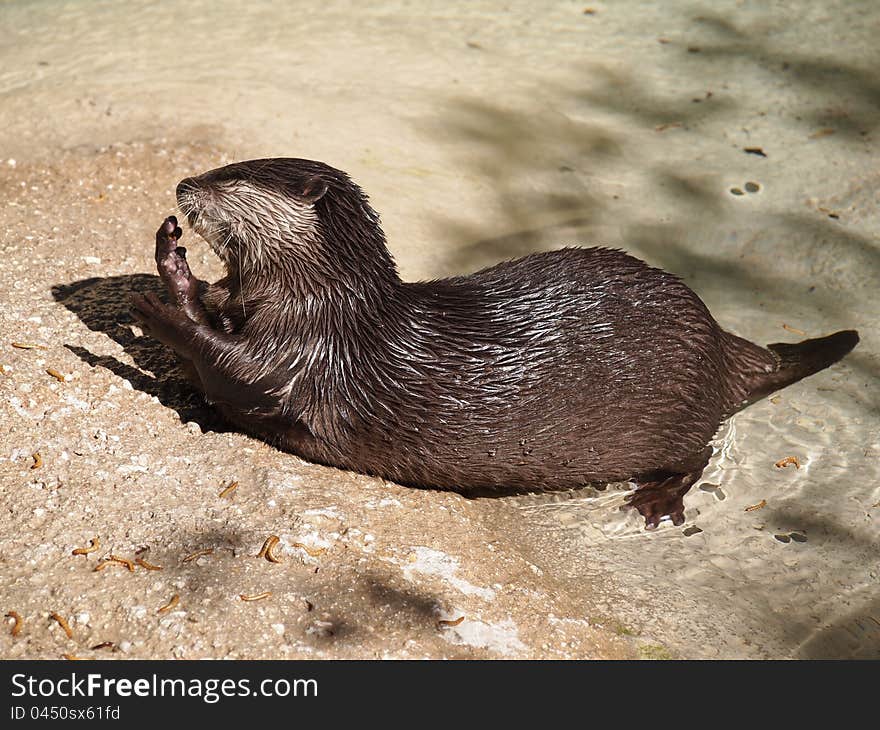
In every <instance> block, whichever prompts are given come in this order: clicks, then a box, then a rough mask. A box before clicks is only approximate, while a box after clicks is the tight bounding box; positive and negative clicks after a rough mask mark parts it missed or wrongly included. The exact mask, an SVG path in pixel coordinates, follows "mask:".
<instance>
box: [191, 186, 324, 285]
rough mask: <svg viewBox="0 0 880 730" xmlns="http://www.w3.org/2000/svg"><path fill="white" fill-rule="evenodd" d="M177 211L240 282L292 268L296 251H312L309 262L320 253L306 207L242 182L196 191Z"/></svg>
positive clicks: (312, 216)
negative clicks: (243, 277) (232, 270)
mask: <svg viewBox="0 0 880 730" xmlns="http://www.w3.org/2000/svg"><path fill="white" fill-rule="evenodd" d="M178 206H179V207H180V210H181V212H183V213H184V214H185V215H186V216H187V218H188V219H189V221H190V223H191V225H192V227H193V230H195V232H196V233H198V234H199V235H200V236H201V237H202V238H204V239H205V240H206V241H207V242H208V243H209V244H210V246H211V248H212V249H213V250H214V252H215V253H216V254H217V255H218V256H219V257H220V258H221V259H222V260H223V261H224V263H226V264H227V266H230V265H233V266H234V268H237V269H238V270H239V272H240V273H241V274H242V275H244V276H248V275H251V274H257V275H259V274H262V273H265V272H267V271H269V270H272V271H276V272H277V271H279V270H281V271H284V270H289V269H291V268H295V261H296V260H297V258H298V257H297V251H296V248H297V247H308V248H309V249H311V257H314V256H315V254H316V253H317V249H319V248H320V246H319V244H320V235H319V234H318V231H317V223H318V216H317V213H316V212H315V209H314V206H313V205H312V204H311V203H307V202H304V201H300V200H297V199H296V198H294V197H293V196H291V195H288V194H278V193H275V192H273V191H272V190H270V189H269V188H267V187H264V186H258V185H254V184H252V183H250V182H249V181H247V180H242V179H236V180H224V181H220V182H217V183H214V184H212V185H211V186H210V187H207V188H206V187H199V188H197V189H195V190H192V191H190V192H187V193H186V194H185V195H182V196H181V198H180V199H179V200H178ZM289 273H291V274H294V273H295V271H289Z"/></svg>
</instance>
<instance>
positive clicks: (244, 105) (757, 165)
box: [0, 0, 880, 658]
mask: <svg viewBox="0 0 880 730" xmlns="http://www.w3.org/2000/svg"><path fill="white" fill-rule="evenodd" d="M582 5H583V4H577V3H568V2H555V3H531V2H509V3H493V2H474V3H471V2H468V3H447V4H439V5H438V4H431V5H428V4H422V3H408V2H379V3H370V4H369V6H366V5H363V6H358V5H352V4H351V3H343V2H332V1H331V2H323V3H320V4H317V5H316V4H314V3H299V2H293V3H270V2H246V3H244V2H242V3H235V2H192V1H189V2H186V3H184V2H163V3H152V2H126V3H119V2H64V3H50V2H5V3H3V5H2V6H0V21H2V22H0V29H2V30H0V34H2V36H0V38H2V42H0V98H2V103H0V158H2V160H0V162H2V163H3V164H7V165H14V164H16V163H15V162H14V161H15V160H19V161H21V160H32V161H40V160H42V161H51V160H53V159H55V158H57V157H58V156H59V154H61V152H62V151H63V150H67V151H73V152H74V153H77V154H79V153H82V154H88V153H89V151H90V150H99V149H100V148H102V147H106V146H108V145H113V144H115V143H131V142H138V141H142V140H154V139H157V138H162V139H164V140H166V141H167V145H166V148H167V150H168V154H171V155H173V154H175V152H174V151H175V149H176V146H178V145H182V144H184V143H199V144H203V145H206V146H209V147H210V148H211V149H214V150H216V151H217V152H216V159H217V163H218V164H220V162H222V161H223V160H225V159H234V158H246V157H256V156H264V155H286V156H300V157H311V158H316V159H322V160H326V161H327V162H329V163H331V164H333V165H335V166H338V167H340V168H343V169H345V170H347V171H348V172H350V173H351V174H352V176H353V177H354V178H355V179H356V180H357V181H358V182H359V183H360V184H361V185H362V186H363V187H364V188H365V189H366V190H367V191H368V192H369V193H370V195H371V198H372V200H373V203H374V205H375V207H376V208H377V209H378V210H379V211H380V212H381V213H382V216H383V223H384V227H385V230H386V233H387V234H388V238H389V244H390V247H391V249H392V251H393V253H394V254H395V256H396V258H397V260H398V262H399V264H400V268H401V271H402V274H403V275H404V276H405V277H407V278H424V277H434V276H441V275H446V274H449V273H454V272H462V271H468V270H473V269H474V268H477V267H479V266H483V265H486V264H489V263H492V262H494V261H497V260H499V259H502V258H508V257H512V256H516V255H521V254H524V253H527V252H530V251H535V250H542V249H548V248H553V247H556V246H560V245H563V244H572V243H583V244H605V245H609V246H615V247H621V248H624V249H626V250H628V251H630V252H632V253H634V254H635V255H638V256H640V257H642V258H645V259H646V260H648V261H649V262H651V263H652V264H655V265H658V266H661V267H663V268H666V269H669V270H671V271H674V272H676V273H678V274H679V275H681V276H682V277H683V278H684V279H685V280H686V281H687V282H688V283H689V284H690V285H691V286H692V287H693V288H694V289H695V290H696V291H698V292H699V293H700V295H701V296H702V297H703V298H704V299H705V301H706V302H707V304H708V305H709V307H710V309H711V310H712V312H713V313H714V315H715V316H716V318H717V319H718V320H719V322H721V323H722V325H723V326H725V327H727V328H729V329H730V330H732V331H734V332H736V333H737V334H740V335H742V336H744V337H748V338H749V339H752V340H754V341H757V342H761V343H767V342H776V341H795V340H797V339H799V338H801V337H802V336H801V335H799V334H797V332H798V331H799V332H803V333H805V335H806V336H819V335H821V334H826V333H829V332H832V331H835V330H838V329H845V328H857V329H859V330H860V332H861V335H862V342H861V344H860V345H859V347H858V348H857V350H856V351H855V352H854V353H853V354H852V355H851V356H850V357H848V358H847V359H846V360H845V361H844V362H843V363H841V364H839V365H837V366H835V367H833V368H831V369H830V370H827V371H825V372H823V373H821V374H819V375H817V376H815V377H812V378H810V379H808V380H806V381H804V382H801V383H799V384H796V385H794V386H792V387H790V388H788V389H786V390H784V391H782V392H781V393H779V394H778V397H777V398H774V399H772V400H765V401H763V402H761V403H759V404H756V405H754V406H752V407H750V408H749V409H747V410H745V411H744V412H742V413H740V414H738V415H737V416H736V417H735V418H734V419H733V420H732V421H730V422H729V423H727V424H725V426H724V427H723V428H722V430H721V432H720V433H719V435H718V438H717V439H716V442H715V447H716V454H715V457H714V458H713V460H712V463H711V464H710V467H709V468H708V469H707V471H706V474H705V476H704V479H703V481H702V482H701V483H700V484H699V485H698V486H696V487H694V488H693V489H692V490H691V492H690V493H689V494H688V495H687V496H686V497H685V505H686V508H687V511H686V515H687V522H686V523H685V525H683V526H682V527H673V526H672V525H670V524H668V523H665V524H663V525H661V527H660V529H658V530H657V531H655V532H651V533H648V532H645V531H644V530H643V529H642V525H641V523H640V520H639V519H638V518H637V517H636V515H634V514H633V512H631V511H621V510H620V507H621V505H622V504H623V503H624V497H625V495H626V493H627V492H626V489H627V486H626V485H612V486H611V487H609V488H608V489H607V490H605V491H595V490H584V491H583V492H579V493H575V494H564V495H541V496H528V497H516V498H508V499H504V500H501V501H500V502H499V507H498V509H499V514H500V512H501V511H502V510H507V508H508V507H509V506H511V505H512V506H513V507H515V510H516V513H517V519H516V520H515V521H513V523H512V524H511V526H510V530H511V532H512V534H513V535H515V536H516V539H517V541H518V543H519V545H520V546H521V549H522V551H523V553H524V554H525V555H527V556H528V557H529V559H531V560H533V561H534V562H535V563H537V564H538V565H540V566H541V567H542V568H543V569H544V570H545V571H552V572H553V573H555V574H557V575H559V576H560V577H561V579H562V580H563V581H564V582H565V583H566V585H568V586H569V587H570V589H571V590H572V591H573V592H574V593H577V592H578V586H579V585H581V582H583V584H584V585H586V584H587V583H588V582H589V584H590V586H591V588H590V594H589V595H584V596H583V602H584V611H585V612H588V613H589V614H590V615H592V616H595V617H597V618H596V620H597V621H601V616H602V615H604V614H606V613H607V614H608V615H615V616H625V617H627V620H626V627H625V630H626V631H629V632H633V633H636V634H638V635H640V636H643V637H645V639H646V641H649V642H653V643H655V644H656V645H657V646H662V647H665V649H664V651H668V652H670V653H671V654H672V655H675V656H684V657H699V658H702V657H756V658H757V657H804V658H810V657H874V658H877V657H880V593H878V591H877V582H878V572H880V558H878V537H880V469H878V459H880V435H878V421H880V387H878V374H880V359H878V330H877V321H878V315H880V298H878V295H877V289H878V281H880V243H878V235H880V219H878V210H880V207H878V192H877V191H878V183H880V172H878V169H877V165H876V162H877V160H878V159H880V156H878V152H880V149H878V143H880V139H878V135H880V77H878V75H877V73H876V70H877V69H878V68H880V52H878V46H877V43H876V37H877V33H878V32H880V10H878V7H877V4H876V3H875V2H845V1H843V0H837V1H836V2H835V1H833V2H826V3H811V2H800V3H797V2H788V3H775V4H773V9H767V8H765V7H763V4H747V5H742V4H740V3H734V2H711V3H710V2H664V3H654V4H644V3H638V2H616V3H607V4H604V5H601V6H597V8H596V12H594V13H592V14H586V13H584V9H583V7H582ZM747 150H750V151H747ZM10 160H12V161H13V162H10ZM188 172H190V171H189V170H185V169H182V170H181V176H183V174H184V173H188ZM175 182H176V180H168V181H167V186H168V204H169V208H170V207H172V206H173V199H172V197H171V190H172V189H173V185H174V183H175ZM50 214H51V212H50ZM154 224H155V222H154V221H152V220H145V221H139V220H138V221H131V222H130V225H133V226H134V225H137V226H143V227H144V230H145V231H146V230H148V229H152V228H154V227H155V225H154ZM7 230H9V229H7ZM102 255H103V256H105V257H107V256H108V255H110V256H112V253H108V252H105V253H103V254H102ZM783 325H785V327H784V326H783ZM788 456H794V457H797V459H798V461H799V463H800V468H794V467H793V466H789V467H787V468H778V467H776V466H774V464H775V463H776V462H778V461H779V460H781V459H783V458H785V457H788ZM507 511H509V510H507Z"/></svg>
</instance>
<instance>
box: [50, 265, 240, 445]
mask: <svg viewBox="0 0 880 730" xmlns="http://www.w3.org/2000/svg"><path fill="white" fill-rule="evenodd" d="M51 291H52V296H53V298H54V299H55V301H56V302H58V303H59V304H62V305H63V306H64V307H66V308H67V309H68V310H69V311H71V312H73V313H74V314H75V315H76V316H77V317H79V318H80V320H81V321H82V322H83V324H85V325H86V327H88V328H89V329H90V330H92V331H94V332H103V333H104V334H105V335H107V336H108V337H110V338H111V339H112V340H114V341H115V342H117V343H118V344H119V345H121V346H122V348H123V349H124V350H125V351H126V352H127V353H128V354H129V355H130V356H131V358H132V360H133V362H134V366H132V365H128V364H126V363H123V362H120V361H119V360H117V359H116V358H115V357H113V356H112V355H96V354H94V353H92V352H90V351H89V350H88V349H86V348H85V347H80V346H78V345H73V344H68V343H65V345H64V346H65V347H66V348H67V349H68V350H70V351H71V352H72V353H73V354H75V355H76V356H77V357H78V358H79V359H80V360H82V361H83V362H84V363H86V364H87V365H89V366H90V367H103V368H106V369H107V370H109V371H110V372H112V373H113V374H114V375H117V376H118V377H120V378H123V379H124V380H127V381H128V382H129V383H131V386H132V387H133V388H135V389H137V390H140V391H142V392H144V393H147V394H148V395H151V396H155V397H156V398H158V400H159V402H160V403H162V405H164V406H166V407H168V408H173V409H174V410H175V411H177V413H178V414H179V415H180V419H181V421H183V422H188V421H193V422H195V423H197V424H198V425H199V427H200V428H201V429H202V431H216V432H226V431H230V430H231V429H230V427H229V426H228V425H227V424H226V423H225V422H224V420H223V419H222V418H221V416H220V415H219V414H218V413H217V412H216V411H215V410H214V409H213V408H211V407H210V406H209V405H208V404H207V403H205V401H204V399H203V398H202V396H201V394H200V393H199V392H198V391H196V390H195V388H193V387H192V385H191V384H190V383H189V381H188V380H187V379H186V378H185V377H184V374H183V371H182V370H181V369H180V367H179V364H178V361H177V359H176V358H175V357H174V355H173V354H172V353H171V352H170V351H169V350H168V348H166V347H164V346H163V345H161V344H160V343H159V342H157V341H156V340H154V339H153V338H152V337H149V336H147V335H137V334H135V333H134V331H133V330H132V327H131V326H132V325H133V324H136V323H135V320H134V318H133V317H132V315H131V313H130V304H129V297H130V296H131V295H132V294H133V293H135V292H138V293H146V292H153V293H155V294H158V295H160V296H163V294H164V286H163V284H162V281H161V280H160V279H159V277H158V276H154V275H151V274H131V275H119V276H108V277H94V278H91V279H82V280H80V281H75V282H73V283H70V284H56V285H54V286H53V287H52V290H51Z"/></svg>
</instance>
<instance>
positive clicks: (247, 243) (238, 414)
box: [133, 159, 858, 527]
mask: <svg viewBox="0 0 880 730" xmlns="http://www.w3.org/2000/svg"><path fill="white" fill-rule="evenodd" d="M177 199H178V205H179V207H180V210H181V211H182V212H183V213H184V214H185V215H186V217H187V219H188V221H189V223H190V225H191V226H192V227H193V229H194V230H195V231H196V232H197V233H199V234H200V235H201V236H202V237H203V238H205V240H207V241H208V243H209V244H210V245H211V247H212V248H213V250H214V251H215V252H216V253H217V254H218V255H219V256H220V258H221V259H222V260H223V261H224V263H225V265H226V269H227V275H226V276H225V277H224V278H223V279H221V280H220V281H218V282H217V283H215V284H211V285H204V284H203V283H201V282H199V281H198V280H197V279H196V278H195V277H194V276H193V275H192V273H191V272H190V270H189V267H188V265H187V263H186V259H185V249H183V248H181V247H178V246H177V241H178V239H179V238H180V235H181V230H180V228H178V227H177V220H176V219H175V218H173V217H171V218H169V219H167V220H166V221H165V223H163V225H162V227H161V228H160V229H159V231H158V233H157V238H156V261H157V265H158V267H159V272H160V275H161V276H162V278H163V280H164V281H165V284H166V286H167V288H168V292H169V294H170V297H171V304H170V305H168V304H163V303H162V302H161V301H160V300H159V299H158V298H157V297H155V296H153V295H146V296H140V295H135V296H134V297H133V307H134V314H135V316H136V317H137V318H138V319H139V320H140V321H141V322H142V323H143V324H144V326H145V327H146V328H147V329H148V330H149V331H150V332H151V333H152V334H153V335H154V336H155V337H156V338H157V339H159V340H160V341H161V342H163V343H165V344H166V345H167V346H169V347H170V348H172V349H173V350H174V351H175V352H176V353H177V354H178V355H179V356H180V358H181V359H182V361H183V362H184V364H185V367H186V370H187V372H188V374H189V376H190V378H191V379H192V380H193V382H194V383H195V384H196V386H197V387H198V388H199V389H200V390H201V391H202V392H203V393H204V394H205V397H206V399H207V400H208V402H210V403H212V404H214V405H215V406H216V408H218V409H219V410H220V411H221V412H222V413H223V414H224V415H225V416H226V417H227V418H228V419H229V420H230V421H231V422H233V423H234V424H236V425H238V426H239V427H241V428H242V429H245V430H246V431H248V432H250V433H253V434H255V435H257V436H258V437H260V438H262V439H265V440H266V441H268V442H270V443H272V444H275V445H277V446H278V447H279V448H282V449H285V450H289V451H291V452H293V453H295V454H298V455H299V456H301V457H303V458H305V459H307V460H310V461H314V462H320V463H323V464H328V465H332V466H336V467H341V468H344V469H350V470H354V471H358V472H362V473H366V474H371V475H378V476H382V477H384V478H387V479H390V480H393V481H395V482H399V483H401V484H405V485H413V486H420V487H436V488H441V489H450V490H456V491H460V492H464V493H469V492H479V493H485V492H487V491H489V492H494V493H498V494H503V493H505V492H516V491H523V490H541V489H565V488H573V487H579V486H582V485H585V484H588V483H599V482H610V481H622V480H629V479H632V480H634V481H635V482H636V483H637V485H638V489H637V490H636V492H635V493H634V494H633V495H632V496H631V497H630V503H631V504H632V505H633V506H635V507H636V508H638V510H639V511H640V512H641V514H642V515H643V516H644V517H645V521H646V525H647V526H648V527H654V526H656V525H657V524H658V523H659V521H660V520H661V518H663V517H664V516H668V517H670V518H671V520H672V522H673V523H674V524H681V523H682V522H683V521H684V506H683V503H682V496H683V495H684V493H685V492H686V491H687V490H688V489H689V488H690V486H691V485H692V484H693V483H694V482H695V481H697V480H698V479H699V477H700V475H701V474H702V472H703V469H704V468H705V466H706V465H707V463H708V460H709V457H710V455H711V448H710V447H709V446H708V444H709V442H710V440H711V439H712V437H713V435H714V434H715V432H716V431H717V429H718V426H719V425H720V423H721V422H722V420H723V419H724V418H726V417H727V416H729V415H731V414H732V413H734V412H735V411H737V410H739V409H740V408H742V407H744V406H745V405H747V404H748V403H751V402H753V401H754V400H757V399H759V398H761V397H763V396H765V395H767V394H768V393H771V392H773V391H774V390H777V389H779V388H782V387H785V386H786V385H788V384H790V383H793V382H795V381H797V380H800V379H801V378H804V377H806V376H808V375H810V374H812V373H815V372H817V371H818V370H821V369H823V368H825V367H828V366H829V365H831V364H832V363H834V362H836V361H837V360H839V359H840V358H842V357H843V356H844V355H845V354H846V353H848V352H849V351H850V350H851V349H852V348H853V347H854V346H855V345H856V343H857V342H858V335H857V333H856V332H854V331H844V332H838V333H836V334H833V335H830V336H828V337H823V338H820V339H815V340H807V341H805V342H802V343H799V344H773V345H768V346H767V347H766V348H764V347H760V346H758V345H755V344H752V343H751V342H748V341H747V340H744V339H742V338H740V337H737V336H734V335H732V334H730V333H728V332H725V331H724V330H722V329H721V327H719V325H718V324H717V323H716V322H715V320H714V319H713V318H712V316H711V315H710V314H709V311H708V310H707V308H706V306H705V305H704V304H703V302H702V301H701V300H700V299H699V298H698V297H697V295H696V294H695V293H694V292H692V291H691V290H690V289H689V288H688V287H687V286H686V285H685V284H684V283H683V282H682V281H681V280H679V279H678V278H677V277H675V276H673V275H672V274H668V273H666V272H664V271H660V270H658V269H655V268H652V267H650V266H648V265H647V264H645V263H643V262H642V261H639V260H638V259H635V258H633V257H631V256H629V255H627V254H625V253H623V252H621V251H617V250H610V249H603V248H566V249H562V250H557V251H551V252H546V253H536V254H533V255H530V256H526V257H525V258H521V259H518V260H515V261H506V262H503V263H500V264H498V265H496V266H493V267H491V268H488V269H485V270H483V271H478V272H476V273H474V274H471V275H469V276H460V277H454V278H449V279H443V280H439V281H429V282H420V283H403V282H401V280H400V278H399V277H398V275H397V272H396V268H395V265H394V262H393V260H392V258H391V255H390V254H389V252H388V249H387V247H386V244H385V237H384V234H383V233H382V229H381V228H380V226H379V218H378V215H377V214H376V213H375V212H374V211H373V209H372V208H371V207H370V205H369V203H368V201H367V198H366V196H365V195H364V193H363V192H362V191H361V190H360V188H359V187H358V186H357V185H355V184H354V183H353V182H352V181H351V180H350V179H349V177H348V176H347V175H346V174H345V173H343V172H341V171H339V170H336V169H333V168H332V167H329V166H327V165H325V164H323V163H320V162H312V161H308V160H299V159H266V160H253V161H249V162H241V163H236V164H232V165H228V166H226V167H222V168H219V169H217V170H212V171H210V172H207V173H205V174H203V175H200V176H198V177H193V178H187V179H185V180H183V181H182V182H181V183H180V184H179V186H178V188H177Z"/></svg>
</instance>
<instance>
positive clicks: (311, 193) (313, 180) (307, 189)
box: [300, 175, 327, 203]
mask: <svg viewBox="0 0 880 730" xmlns="http://www.w3.org/2000/svg"><path fill="white" fill-rule="evenodd" d="M326 192H327V183H325V182H324V181H323V180H322V179H321V178H319V177H318V176H317V175H315V176H313V177H310V178H309V179H308V180H306V181H305V184H304V185H303V189H302V192H301V193H300V198H302V199H303V200H304V201H305V202H306V203H317V202H318V201H319V200H320V199H321V198H323V197H324V193H326Z"/></svg>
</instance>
